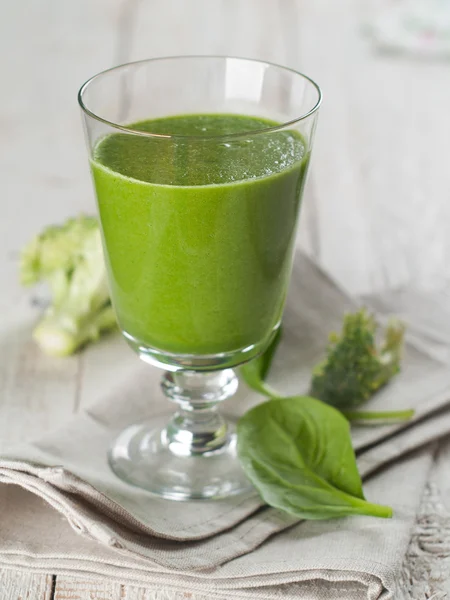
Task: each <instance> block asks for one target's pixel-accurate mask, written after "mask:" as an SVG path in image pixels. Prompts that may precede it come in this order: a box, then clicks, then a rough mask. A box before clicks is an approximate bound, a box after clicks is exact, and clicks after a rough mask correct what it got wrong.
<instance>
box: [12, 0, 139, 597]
mask: <svg viewBox="0 0 450 600" xmlns="http://www.w3.org/2000/svg"><path fill="white" fill-rule="evenodd" d="M124 4H125V3H124V2H123V1H122V0H99V1H97V2H95V3H92V2H89V1H88V0H79V1H78V2H76V3H67V2H59V0H44V1H43V2H39V3H34V2H20V3H15V2H13V3H8V4H7V5H5V7H4V11H3V18H2V20H1V22H0V29H1V31H0V51H1V56H2V60H3V63H2V82H3V91H4V93H2V95H1V98H0V133H1V135H0V152H1V161H0V176H1V180H2V191H3V193H2V197H1V199H0V203H1V208H2V219H1V222H0V279H1V281H2V294H1V295H0V310H1V313H0V314H1V318H0V392H1V393H0V447H1V446H4V445H6V444H8V443H9V442H11V441H19V440H21V439H24V438H28V437H32V436H33V437H34V436H39V435H42V434H43V433H44V432H45V430H47V429H49V428H52V427H55V426H56V425H58V424H59V423H60V422H61V421H62V420H63V419H64V418H66V417H68V416H70V414H72V412H73V410H74V409H75V408H76V406H77V403H78V399H79V394H80V391H81V380H80V378H81V376H82V370H81V367H80V362H79V358H78V357H73V358H69V359H67V360H57V359H50V358H48V357H45V356H44V355H43V354H41V353H40V352H39V350H38V349H37V347H36V346H35V345H34V344H33V342H32V340H31V330H32V327H33V324H34V322H35V320H36V318H37V316H38V310H37V309H36V308H35V307H32V306H31V304H30V299H31V294H30V292H29V291H27V290H22V289H21V288H20V286H19V284H18V281H17V259H18V253H19V250H20V249H21V248H22V246H23V245H24V243H25V242H26V241H27V240H28V239H29V238H30V237H31V236H32V235H34V234H35V233H37V232H38V231H39V230H40V229H41V228H42V227H43V226H45V225H47V224H49V223H52V222H59V221H61V220H63V219H64V218H66V217H67V216H70V215H73V214H76V213H78V212H80V211H92V210H93V209H94V204H93V193H92V188H91V183H90V177H89V172H88V167H87V154H86V151H85V147H84V140H83V135H82V128H81V120H80V115H79V109H78V106H77V102H76V94H77V91H78V88H79V86H80V85H81V83H82V82H83V81H84V80H85V79H87V78H88V77H89V76H90V75H92V74H94V73H95V72H97V71H99V70H101V69H104V68H107V67H110V66H113V65H114V64H115V63H117V61H118V60H119V58H120V57H119V54H120V52H119V51H120V44H118V43H117V39H118V36H119V33H120V34H121V35H122V37H124V36H126V25H127V20H126V18H125V19H124V18H123V17H124V8H123V7H124ZM125 16H126V15H125ZM122 30H124V31H122ZM63 584H64V580H62V581H61V582H60V589H62V588H63ZM51 585H52V578H51V577H50V578H49V576H46V575H43V576H34V575H31V574H29V573H24V572H17V573H14V572H13V571H4V572H3V573H2V579H1V588H0V589H1V593H0V596H1V598H2V599H3V598H5V600H6V599H9V598H14V600H16V599H19V598H23V599H25V598H29V599H30V600H34V599H36V600H41V598H42V599H44V598H45V600H47V598H48V599H49V600H50V597H51V593H52V590H51ZM100 597H101V596H100Z"/></svg>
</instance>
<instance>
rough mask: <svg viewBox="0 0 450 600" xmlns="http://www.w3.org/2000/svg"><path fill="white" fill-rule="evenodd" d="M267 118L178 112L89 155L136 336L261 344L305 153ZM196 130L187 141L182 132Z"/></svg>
mask: <svg viewBox="0 0 450 600" xmlns="http://www.w3.org/2000/svg"><path fill="white" fill-rule="evenodd" d="M274 125H276V123H273V122H270V121H267V120H265V119H260V118H256V117H249V116H243V115H232V114H230V115H209V114H205V115H185V116H177V117H166V118H163V119H156V120H151V121H143V122H139V123H135V124H133V125H132V127H133V129H138V130H141V131H147V132H151V133H159V134H170V135H172V136H173V135H175V136H178V137H174V138H172V139H170V140H168V139H167V138H166V139H164V138H161V139H159V138H154V137H147V136H136V135H129V134H126V133H114V134H111V135H109V136H106V137H104V138H103V139H102V140H100V142H99V143H98V144H97V146H96V147H95V149H94V154H93V158H92V162H91V166H92V172H93V177H94V182H95V187H96V192H97V199H98V205H99V211H100V217H101V223H102V230H103V238H104V245H105V251H106V252H105V254H106V262H107V269H108V273H109V280H110V287H111V295H112V299H113V304H114V307H115V310H116V313H117V317H118V320H119V323H120V326H121V328H122V329H123V331H124V333H125V335H126V336H127V337H128V338H129V339H130V340H132V341H133V342H135V343H138V344H140V345H143V346H149V347H153V348H155V349H158V350H160V351H164V352H170V353H175V354H195V355H198V354H201V355H206V354H216V353H223V352H231V351H234V350H238V349H244V348H247V347H249V346H251V345H253V344H258V343H260V342H262V341H265V340H267V339H268V337H269V336H270V334H271V332H272V331H273V329H274V328H275V327H276V326H277V324H278V323H279V321H280V318H281V313H282V310H283V305H284V301H285V296H286V291H287V286H288V282H289V276H290V268H291V260H292V247H293V243H294V237H295V229H296V222H297V216H298V210H299V202H300V198H301V192H302V187H303V184H304V179H305V173H306V169H307V164H308V154H307V152H306V149H305V144H304V142H303V140H302V138H301V137H300V136H299V135H298V134H297V133H295V132H293V131H287V130H286V131H274V132H265V133H258V134H253V135H252V134H251V133H249V135H248V136H243V137H240V136H239V137H238V138H233V137H226V138H224V139H223V141H220V142H218V141H217V139H216V140H212V139H211V138H210V137H209V136H213V135H228V134H237V133H243V132H251V131H253V130H259V129H262V128H267V127H271V126H274ZM186 135H190V136H196V137H195V139H193V138H191V139H190V141H189V142H187V141H186V140H185V139H184V138H183V137H181V136H186Z"/></svg>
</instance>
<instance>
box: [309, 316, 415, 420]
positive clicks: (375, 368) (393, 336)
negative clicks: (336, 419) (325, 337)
mask: <svg viewBox="0 0 450 600" xmlns="http://www.w3.org/2000/svg"><path fill="white" fill-rule="evenodd" d="M376 329H377V326H376V323H375V319H374V317H373V316H372V315H370V314H369V313H368V312H367V311H366V310H365V309H361V310H359V311H357V312H355V313H351V314H347V315H346V316H345V317H344V323H343V328H342V332H341V334H337V333H332V334H331V335H330V338H329V339H330V343H329V346H328V348H327V354H326V357H325V359H324V360H323V361H322V362H321V363H320V364H318V365H317V366H316V367H315V368H314V370H313V374H312V380H311V389H310V394H311V396H313V397H315V398H319V399H320V400H323V401H324V402H327V403H328V404H331V405H332V406H335V407H336V408H338V409H339V410H341V411H342V412H344V414H346V415H347V416H348V418H350V419H352V420H370V419H408V418H410V417H411V416H412V415H413V411H409V410H408V411H395V412H391V413H390V412H384V413H377V412H358V411H355V410H354V409H355V408H356V407H358V406H360V405H361V404H362V403H364V402H365V401H366V400H368V399H369V398H370V397H371V396H372V395H373V394H374V393H375V392H376V391H377V390H379V389H380V388H381V387H383V386H384V385H386V383H388V381H389V380H390V379H391V378H392V377H394V375H396V374H397V373H398V372H399V371H400V362H401V355H402V349H403V337H404V331H405V327H404V325H403V324H402V323H400V322H398V321H395V320H391V321H390V323H389V324H388V326H387V328H386V331H385V332H384V342H383V344H382V345H381V347H377V345H376V340H375V337H376Z"/></svg>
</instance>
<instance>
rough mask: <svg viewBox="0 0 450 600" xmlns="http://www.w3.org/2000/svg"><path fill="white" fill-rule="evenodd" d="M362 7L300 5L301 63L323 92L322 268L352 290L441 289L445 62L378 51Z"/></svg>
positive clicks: (319, 159) (448, 126)
mask: <svg viewBox="0 0 450 600" xmlns="http://www.w3.org/2000/svg"><path fill="white" fill-rule="evenodd" d="M360 5H361V3H358V2H356V1H355V2H353V1H351V2H345V4H342V3H339V5H337V4H336V5H331V4H330V3H326V2H319V3H313V2H305V3H303V7H302V10H303V12H302V18H301V20H300V31H299V36H298V39H299V42H300V45H301V57H302V61H301V62H302V66H303V68H304V69H305V70H307V71H308V72H310V73H312V74H314V76H315V77H316V78H317V80H318V81H319V82H320V84H321V85H322V87H323V90H324V105H323V109H322V114H321V117H320V123H319V128H318V140H317V144H316V154H315V157H314V161H313V177H314V182H315V186H316V188H317V199H318V211H319V221H320V246H321V261H322V263H323V264H324V266H325V267H327V268H328V269H329V270H330V271H331V272H332V273H333V274H334V275H336V276H337V277H338V278H339V279H340V280H341V281H342V282H343V283H344V284H346V285H347V287H349V288H350V289H352V290H354V291H363V290H367V291H369V290H370V289H373V288H381V287H385V286H389V285H390V286H392V285H398V284H407V283H414V284H416V285H419V286H422V287H427V288H434V287H438V286H439V283H440V282H442V280H443V279H448V269H447V267H446V265H447V264H448V261H449V259H450V241H449V237H448V235H447V223H448V222H449V216H450V206H449V203H448V201H447V196H448V194H447V190H448V189H449V184H450V172H449V169H448V168H447V167H446V161H447V158H446V156H448V139H449V136H450V119H449V118H448V117H447V110H446V107H447V106H448V104H449V100H450V78H449V77H448V65H447V64H445V63H439V62H436V63H430V62H425V61H417V60H412V59H409V58H408V57H393V56H386V55H381V54H379V53H377V52H376V50H375V49H374V48H373V47H372V46H371V44H370V41H369V40H368V39H367V37H366V36H364V35H363V32H362V29H363V27H362V26H363V20H362V14H363V13H362V10H361V7H360ZM364 14H365V12H364Z"/></svg>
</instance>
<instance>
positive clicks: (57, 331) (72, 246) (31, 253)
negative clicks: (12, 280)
mask: <svg viewBox="0 0 450 600" xmlns="http://www.w3.org/2000/svg"><path fill="white" fill-rule="evenodd" d="M20 276H21V282H22V283H23V284H24V285H33V284H35V283H37V282H39V281H42V280H44V281H46V282H47V283H48V285H49V287H50V292H51V296H52V301H51V304H50V306H49V307H48V308H47V310H46V312H45V314H44V316H43V318H42V319H41V321H40V322H39V323H38V324H37V326H36V328H35V329H34V332H33V337H34V339H35V340H36V341H37V343H38V344H39V346H40V347H41V348H42V349H43V350H44V351H45V352H46V353H47V354H50V355H52V356H67V355H69V354H72V353H73V352H75V351H76V350H77V349H78V348H79V347H80V346H83V345H84V344H85V343H87V342H89V341H91V340H96V339H97V338H98V337H99V336H100V334H101V333H102V332H104V331H107V330H109V329H112V328H113V327H115V325H116V319H115V315H114V311H113V309H112V306H111V301H110V298H109V291H108V286H107V281H106V271H105V265H104V259H103V251H102V243H101V237H100V230H99V226H98V222H97V220H96V219H95V218H93V217H86V216H80V217H78V218H76V219H69V220H68V221H67V222H66V223H64V224H63V225H61V226H51V227H48V228H46V229H45V230H44V231H43V232H42V233H41V234H40V235H38V236H36V237H35V238H34V239H33V240H32V241H31V242H30V243H29V244H28V245H27V246H26V247H25V248H24V250H23V252H22V254H21V263H20Z"/></svg>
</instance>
